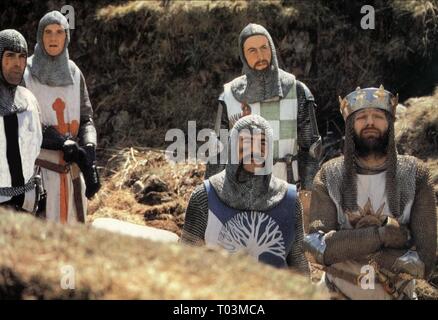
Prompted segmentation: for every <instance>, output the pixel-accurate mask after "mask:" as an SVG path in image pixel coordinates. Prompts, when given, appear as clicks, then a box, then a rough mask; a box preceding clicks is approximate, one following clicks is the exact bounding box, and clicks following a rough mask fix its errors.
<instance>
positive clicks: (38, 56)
mask: <svg viewBox="0 0 438 320" xmlns="http://www.w3.org/2000/svg"><path fill="white" fill-rule="evenodd" d="M50 24H59V25H61V26H62V27H63V28H64V30H65V33H66V39H65V44H64V49H63V51H62V52H61V53H60V54H59V55H57V56H56V57H52V56H50V55H49V54H47V52H46V50H45V48H44V43H43V33H44V29H45V28H46V27H47V26H48V25H50ZM69 43H70V29H69V24H68V21H67V19H66V18H65V17H64V16H63V15H62V13H60V12H59V11H51V12H49V13H47V14H46V15H45V16H44V17H42V18H41V20H40V23H39V24H38V32H37V44H36V45H35V52H34V54H33V56H32V57H30V58H29V61H28V67H29V68H30V71H31V73H32V75H33V76H35V77H36V78H37V79H38V80H39V81H40V82H41V83H43V84H45V85H48V86H54V87H56V86H67V85H71V84H73V76H72V74H71V69H70V62H69V54H68V45H69Z"/></svg>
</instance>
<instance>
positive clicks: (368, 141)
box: [353, 128, 389, 157]
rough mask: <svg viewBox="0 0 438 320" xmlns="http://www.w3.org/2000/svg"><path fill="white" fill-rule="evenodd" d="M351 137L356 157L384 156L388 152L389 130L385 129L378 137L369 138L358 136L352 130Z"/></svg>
mask: <svg viewBox="0 0 438 320" xmlns="http://www.w3.org/2000/svg"><path fill="white" fill-rule="evenodd" d="M367 129H370V128H367ZM376 130H377V129H376ZM353 138H354V146H355V149H356V155H357V156H358V157H368V156H370V155H375V156H385V155H386V154H387V152H388V150H387V149H388V142H389V130H386V131H385V132H384V133H383V134H382V133H380V134H379V136H378V137H370V138H364V137H360V136H358V135H357V134H356V132H354V134H353Z"/></svg>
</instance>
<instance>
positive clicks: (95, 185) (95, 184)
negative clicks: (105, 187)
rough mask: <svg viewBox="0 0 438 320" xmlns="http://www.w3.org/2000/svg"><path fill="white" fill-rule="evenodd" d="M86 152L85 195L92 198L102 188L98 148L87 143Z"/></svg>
mask: <svg viewBox="0 0 438 320" xmlns="http://www.w3.org/2000/svg"><path fill="white" fill-rule="evenodd" d="M84 150H85V154H86V163H87V165H86V167H85V168H84V170H82V174H83V175H84V179H85V185H86V187H87V188H86V190H85V196H86V197H87V198H88V199H90V198H92V197H93V196H94V195H95V194H96V193H97V192H98V191H99V189H100V187H101V185H100V179H99V174H98V172H97V167H96V148H95V147H94V146H93V145H86V146H85V147H84Z"/></svg>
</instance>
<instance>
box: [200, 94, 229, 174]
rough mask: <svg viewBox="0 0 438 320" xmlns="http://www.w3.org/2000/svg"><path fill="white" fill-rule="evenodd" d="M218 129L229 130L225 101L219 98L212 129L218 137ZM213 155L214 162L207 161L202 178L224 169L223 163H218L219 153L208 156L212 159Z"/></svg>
mask: <svg viewBox="0 0 438 320" xmlns="http://www.w3.org/2000/svg"><path fill="white" fill-rule="evenodd" d="M220 129H227V130H229V120H228V114H227V105H226V104H225V101H222V100H219V104H218V110H217V114H216V121H215V125H214V130H215V132H216V135H217V137H218V138H220V135H219V133H220V132H219V131H220ZM224 142H225V141H224ZM223 152H225V148H224V150H223ZM213 157H215V158H216V164H213V163H210V162H209V163H207V166H206V169H205V175H204V179H208V178H210V177H211V176H214V175H215V174H216V173H219V172H221V171H222V170H224V169H225V164H221V163H220V154H217V155H212V156H211V157H210V159H212V158H213ZM222 159H227V157H226V155H225V156H222Z"/></svg>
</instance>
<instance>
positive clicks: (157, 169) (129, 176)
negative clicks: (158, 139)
mask: <svg viewBox="0 0 438 320" xmlns="http://www.w3.org/2000/svg"><path fill="white" fill-rule="evenodd" d="M106 152H108V153H109V152H115V151H114V150H111V151H110V150H107V151H106ZM103 157H105V155H103ZM107 159H108V160H107V161H106V165H105V166H104V169H103V171H102V174H103V178H104V182H103V187H102V190H101V191H100V192H99V193H98V195H96V197H95V198H94V199H93V200H92V202H91V203H90V207H89V216H88V221H89V222H92V221H93V220H94V219H96V218H101V217H111V218H117V219H120V220H124V221H129V222H133V223H137V224H143V225H144V224H146V225H148V226H152V227H157V228H161V229H166V230H169V231H172V232H175V233H176V234H178V235H180V234H181V229H182V226H183V224H184V214H185V209H186V207H187V203H188V200H189V198H190V195H191V193H192V191H193V190H194V188H195V187H196V186H197V185H198V184H200V183H201V182H202V177H203V175H204V171H205V166H204V165H201V164H199V165H197V164H183V163H179V164H172V163H170V162H168V161H167V160H166V157H165V155H164V153H163V152H162V151H159V150H147V149H134V148H126V149H122V150H119V151H117V152H116V153H115V154H114V155H113V156H109V157H108V158H107ZM152 175H155V176H157V177H159V178H160V179H162V180H163V181H164V182H166V184H167V186H168V189H169V191H170V192H171V197H172V199H173V200H172V201H170V202H164V203H162V204H157V205H147V204H142V203H139V202H138V201H137V200H136V198H135V194H134V192H133V191H132V186H133V184H134V183H135V182H136V181H142V182H144V181H146V180H147V179H148V177H150V176H152Z"/></svg>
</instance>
